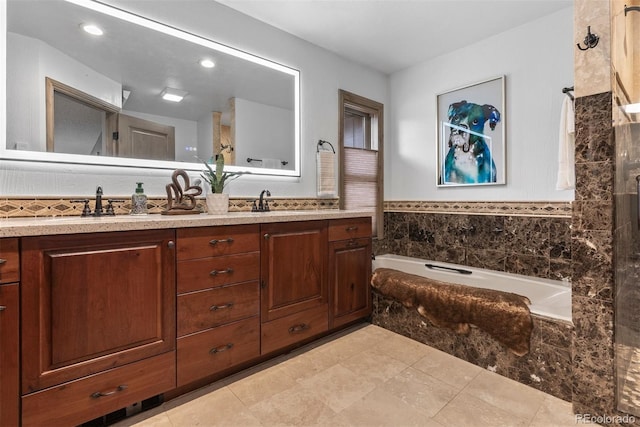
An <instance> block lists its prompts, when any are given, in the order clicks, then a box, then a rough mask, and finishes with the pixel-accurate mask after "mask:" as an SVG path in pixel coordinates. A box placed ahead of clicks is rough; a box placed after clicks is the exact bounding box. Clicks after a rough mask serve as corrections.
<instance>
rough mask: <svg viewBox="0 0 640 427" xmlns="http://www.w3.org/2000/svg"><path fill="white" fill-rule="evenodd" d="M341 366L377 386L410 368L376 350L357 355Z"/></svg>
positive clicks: (343, 362)
mask: <svg viewBox="0 0 640 427" xmlns="http://www.w3.org/2000/svg"><path fill="white" fill-rule="evenodd" d="M340 365H342V366H344V367H345V368H347V369H349V370H351V371H353V372H354V373H355V374H357V375H360V376H361V377H362V378H366V379H368V380H370V381H372V382H374V383H376V384H378V383H383V382H385V381H387V380H388V379H390V378H393V377H394V376H396V375H398V374H399V373H400V372H402V371H404V370H405V369H407V368H408V367H409V365H407V364H406V363H403V362H401V361H400V360H398V359H394V358H393V357H391V356H388V355H386V354H384V353H381V352H379V351H378V350H375V349H373V350H366V351H363V352H362V353H359V354H356V355H355V356H352V357H350V358H349V359H346V360H343V361H342V362H340Z"/></svg>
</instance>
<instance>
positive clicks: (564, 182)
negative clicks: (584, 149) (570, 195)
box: [556, 96, 576, 190]
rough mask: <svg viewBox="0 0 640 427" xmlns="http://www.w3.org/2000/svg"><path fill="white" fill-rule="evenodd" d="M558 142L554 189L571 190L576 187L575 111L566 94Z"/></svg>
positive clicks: (571, 101)
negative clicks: (556, 174)
mask: <svg viewBox="0 0 640 427" xmlns="http://www.w3.org/2000/svg"><path fill="white" fill-rule="evenodd" d="M559 143H560V144H559V147H558V180H557V182H556V190H572V189H574V188H575V187H576V177H575V150H576V143H575V112H574V109H573V100H571V99H570V98H569V97H568V96H566V97H565V98H564V101H563V102H562V112H561V114H560V134H559Z"/></svg>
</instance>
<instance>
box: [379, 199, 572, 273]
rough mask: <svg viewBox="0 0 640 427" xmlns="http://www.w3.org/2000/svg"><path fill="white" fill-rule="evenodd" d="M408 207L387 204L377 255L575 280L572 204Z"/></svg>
mask: <svg viewBox="0 0 640 427" xmlns="http://www.w3.org/2000/svg"><path fill="white" fill-rule="evenodd" d="M410 203H411V202H392V203H387V206H386V208H385V229H384V238H382V239H380V240H378V241H376V242H375V244H374V252H375V253H376V254H383V253H393V254H398V255H407V256H413V257H419V258H424V259H429V260H434V261H445V262H452V263H455V264H462V265H468V266H472V267H481V268H488V269H491V270H498V271H506V272H510V273H516V274H524V275H527V276H535V277H544V278H552V279H557V280H561V279H565V278H566V279H570V278H571V228H570V227H571V217H570V209H571V206H570V204H569V203H555V204H553V203H530V204H522V203H493V204H492V206H493V213H492V212H488V209H487V206H486V204H483V206H480V207H479V206H477V203H458V204H453V203H449V204H443V203H431V204H430V205H426V204H425V203H423V204H422V205H421V206H417V207H416V206H414V207H412V208H411V210H409V209H407V207H406V206H407V205H409V204H410ZM390 210H395V211H390ZM397 210H404V211H402V212H398V211H397ZM479 211H480V212H481V213H480V214H479V213H478V212H479Z"/></svg>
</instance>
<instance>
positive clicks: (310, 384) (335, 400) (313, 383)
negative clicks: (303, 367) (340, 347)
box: [300, 365, 375, 412]
mask: <svg viewBox="0 0 640 427" xmlns="http://www.w3.org/2000/svg"><path fill="white" fill-rule="evenodd" d="M300 383H301V384H302V385H303V386H304V387H306V388H307V389H308V390H310V391H312V392H314V393H316V395H317V397H318V399H319V400H320V401H321V402H323V403H324V404H325V405H327V406H328V407H329V408H331V409H332V410H333V411H334V412H340V411H341V410H343V409H344V408H346V407H347V406H349V405H351V404H352V403H353V402H355V401H357V400H359V399H361V398H362V397H363V396H365V395H366V394H368V393H369V392H370V391H371V390H373V389H374V388H375V383H373V382H372V381H370V380H367V379H365V378H362V377H361V376H360V375H357V374H355V373H354V372H352V371H350V370H349V369H347V368H345V367H344V366H341V365H334V366H332V367H330V368H329V369H327V370H325V371H323V372H321V373H319V374H317V375H314V376H313V377H310V378H307V379H304V380H302V381H300Z"/></svg>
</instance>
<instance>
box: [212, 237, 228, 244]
mask: <svg viewBox="0 0 640 427" xmlns="http://www.w3.org/2000/svg"><path fill="white" fill-rule="evenodd" d="M218 243H233V238H232V237H229V238H228V239H213V240H209V244H210V245H211V246H215V245H217V244H218Z"/></svg>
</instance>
